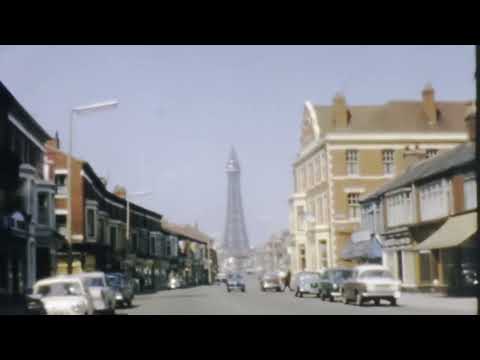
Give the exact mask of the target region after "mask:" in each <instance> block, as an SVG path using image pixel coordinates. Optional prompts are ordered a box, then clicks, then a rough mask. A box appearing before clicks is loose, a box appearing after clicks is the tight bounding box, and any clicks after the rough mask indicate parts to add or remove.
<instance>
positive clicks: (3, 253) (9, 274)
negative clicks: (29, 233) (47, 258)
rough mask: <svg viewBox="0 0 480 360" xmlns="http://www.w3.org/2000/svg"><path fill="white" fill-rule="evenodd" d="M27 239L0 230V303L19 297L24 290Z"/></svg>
mask: <svg viewBox="0 0 480 360" xmlns="http://www.w3.org/2000/svg"><path fill="white" fill-rule="evenodd" d="M27 244H28V239H27V238H24V237H18V236H15V235H14V234H12V233H11V232H10V231H6V230H0V303H8V302H10V301H12V300H16V299H19V298H21V297H22V296H23V294H24V293H25V290H26V279H27V276H28V275H27V266H28V261H27V251H26V248H27Z"/></svg>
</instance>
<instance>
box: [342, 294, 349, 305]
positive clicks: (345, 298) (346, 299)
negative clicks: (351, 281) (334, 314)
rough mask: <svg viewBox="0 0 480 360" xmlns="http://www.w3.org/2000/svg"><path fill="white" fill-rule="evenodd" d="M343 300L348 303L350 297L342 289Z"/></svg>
mask: <svg viewBox="0 0 480 360" xmlns="http://www.w3.org/2000/svg"><path fill="white" fill-rule="evenodd" d="M342 301H343V303H344V304H345V305H348V298H347V295H346V294H345V292H343V291H342Z"/></svg>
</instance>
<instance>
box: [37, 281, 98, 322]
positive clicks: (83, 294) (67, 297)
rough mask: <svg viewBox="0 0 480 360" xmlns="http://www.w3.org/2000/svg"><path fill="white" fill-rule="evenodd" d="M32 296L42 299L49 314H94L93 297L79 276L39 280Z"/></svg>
mask: <svg viewBox="0 0 480 360" xmlns="http://www.w3.org/2000/svg"><path fill="white" fill-rule="evenodd" d="M32 297H35V298H38V299H40V301H41V302H42V303H43V306H44V308H45V310H46V312H47V315H93V313H94V307H93V299H92V296H91V294H90V292H89V291H88V288H87V287H86V286H85V284H84V283H83V282H82V281H81V279H79V278H78V277H77V276H57V277H52V278H47V279H43V280H40V281H37V282H36V283H35V285H34V286H33V294H32Z"/></svg>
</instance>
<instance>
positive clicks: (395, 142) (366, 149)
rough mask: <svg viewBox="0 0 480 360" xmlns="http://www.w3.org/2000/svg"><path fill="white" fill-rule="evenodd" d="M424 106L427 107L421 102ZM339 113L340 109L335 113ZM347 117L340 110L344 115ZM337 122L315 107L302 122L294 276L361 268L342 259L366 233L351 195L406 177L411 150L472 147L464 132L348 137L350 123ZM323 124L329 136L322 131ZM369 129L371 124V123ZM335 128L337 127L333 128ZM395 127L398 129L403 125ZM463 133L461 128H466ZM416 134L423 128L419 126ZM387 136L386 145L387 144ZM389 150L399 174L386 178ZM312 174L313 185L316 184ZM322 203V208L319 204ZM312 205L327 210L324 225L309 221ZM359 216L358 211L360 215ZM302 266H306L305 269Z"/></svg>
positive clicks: (293, 206)
mask: <svg viewBox="0 0 480 360" xmlns="http://www.w3.org/2000/svg"><path fill="white" fill-rule="evenodd" d="M385 106H387V105H385ZM405 106H406V109H407V110H405V111H406V114H407V115H406V118H408V116H409V115H408V114H409V113H408V111H410V113H412V111H411V110H409V107H411V104H407V105H405ZM419 106H421V102H420V105H419ZM334 107H335V105H334V106H332V107H331V108H334ZM382 107H384V106H383V105H381V106H378V107H376V108H374V107H372V108H374V109H373V110H372V111H374V110H376V109H377V108H378V109H381V108H382ZM309 109H310V112H309V111H308V110H309ZM312 109H313V110H312ZM336 110H338V109H336ZM322 111H323V110H322ZM342 111H343V110H342V109H340V112H342ZM358 111H359V112H358V113H359V114H360V115H361V114H363V113H362V112H361V111H364V110H362V109H360V110H358ZM415 111H416V112H415V113H414V114H417V112H418V111H417V110H415ZM337 112H338V111H333V110H332V112H331V114H333V115H331V116H333V117H335V116H336V114H337ZM372 116H373V115H372ZM331 119H332V118H331V117H329V116H326V117H325V119H321V118H319V114H318V113H316V112H315V107H314V106H313V105H311V104H308V103H307V104H306V111H305V112H304V118H303V119H302V122H303V130H302V131H303V133H302V134H304V135H302V148H301V151H300V154H299V156H298V158H297V160H296V161H295V162H294V164H293V175H294V184H295V188H294V193H293V194H292V196H291V197H290V200H289V202H290V220H291V221H290V232H291V234H292V238H293V240H294V244H295V246H293V249H292V256H293V259H292V264H294V266H293V267H292V269H291V270H292V272H293V273H295V272H298V271H302V270H306V271H319V270H321V269H322V268H324V267H335V266H353V265H355V264H354V263H351V262H345V261H342V259H341V253H342V251H343V249H344V248H345V246H346V244H347V243H348V242H349V241H350V240H351V233H352V232H353V231H356V230H358V229H359V228H360V216H359V215H358V218H356V219H351V218H350V216H349V205H348V193H358V194H359V196H360V197H362V196H364V195H367V194H368V193H371V192H373V191H375V190H376V189H378V188H379V187H380V186H381V185H383V184H385V182H387V181H390V180H392V179H393V178H394V177H395V175H399V174H400V173H402V172H403V171H405V170H406V168H407V167H408V166H409V165H411V164H412V163H413V160H412V159H411V158H410V157H408V156H407V157H406V156H405V154H406V152H407V151H408V149H407V147H409V146H415V147H416V148H417V149H420V150H422V151H423V152H426V150H427V149H434V150H437V151H438V152H442V151H445V150H448V149H451V148H453V147H455V146H456V145H458V144H460V143H462V142H464V141H466V138H467V136H466V131H465V130H464V129H463V128H462V130H459V129H456V130H457V131H456V132H453V133H447V132H444V133H442V132H438V131H437V130H436V129H434V128H432V129H431V130H430V129H429V130H428V131H417V130H415V131H412V130H409V131H405V132H401V131H398V130H395V131H391V132H389V131H388V129H386V130H385V131H384V132H379V131H378V129H377V128H373V129H368V128H365V129H362V131H348V126H350V125H349V123H348V121H347V122H346V123H345V121H344V120H345V119H343V120H342V121H339V122H337V123H336V122H335V121H333V122H331ZM349 121H351V123H352V124H353V125H351V126H354V125H355V123H354V122H355V121H356V117H355V111H353V116H351V119H350V120H349ZM419 121H424V120H423V119H421V120H419ZM442 121H445V119H443V120H442ZM315 122H317V123H318V124H319V127H318V128H315V126H316V125H315ZM322 123H323V124H324V125H325V127H326V128H328V130H327V129H323V128H322ZM364 123H365V124H368V122H365V121H364ZM309 124H312V125H311V126H312V128H311V129H309V128H308V126H309ZM331 124H334V125H333V128H332V125H331ZM336 124H342V125H341V126H342V127H343V128H342V129H341V131H338V132H337V129H336V128H335V126H337V125H336ZM400 125H401V124H400ZM395 126H397V128H398V122H397V124H396V125H395ZM438 126H440V125H438ZM345 127H347V129H345ZM458 127H459V128H460V126H458ZM415 128H418V127H417V126H415ZM312 134H315V136H313V135H312ZM332 134H333V135H336V134H340V136H337V137H338V139H336V138H335V136H332ZM426 134H428V136H427V135H426ZM307 135H308V136H307ZM342 136H343V138H342ZM382 136H383V137H384V139H381V138H382ZM312 137H313V139H312ZM347 150H356V151H357V163H358V173H357V174H356V175H354V176H351V175H348V174H347V156H346V152H347ZM385 150H390V151H393V170H392V172H391V173H390V174H385V167H384V153H383V151H385ZM322 154H323V162H320V161H316V159H320V158H321V157H322ZM416 160H418V159H416ZM311 165H313V170H311ZM318 166H320V168H321V169H320V173H321V175H322V176H321V178H322V179H318V176H315V175H317V174H318V170H317V169H316V167H318ZM312 172H313V182H312V180H311V178H312ZM304 177H307V179H304ZM319 198H320V202H318V201H317V200H318V199H319ZM312 201H313V202H314V203H315V213H316V214H318V211H319V209H318V207H319V206H318V205H320V211H322V207H324V206H326V215H327V216H326V217H325V216H322V217H321V218H320V220H322V221H321V222H319V217H318V216H315V217H309V216H308V215H309V213H308V211H307V210H312V209H311V205H310V204H311V203H312ZM299 207H303V209H304V213H305V216H304V217H303V223H304V226H303V229H302V228H301V227H300V230H299V227H298V223H299V222H301V221H302V219H299V216H298V215H299V213H298V211H297V209H298V208H299ZM359 211H360V210H359V209H358V214H359ZM322 215H323V214H322ZM324 243H325V244H324ZM323 245H324V246H323ZM303 252H305V254H304V255H302V254H303ZM324 260H325V261H324ZM302 263H303V264H304V266H302V265H301V264H302Z"/></svg>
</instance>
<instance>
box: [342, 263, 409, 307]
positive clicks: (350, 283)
mask: <svg viewBox="0 0 480 360" xmlns="http://www.w3.org/2000/svg"><path fill="white" fill-rule="evenodd" d="M400 289H401V282H400V281H398V280H395V279H394V278H393V275H392V273H391V272H390V271H389V270H388V269H387V268H386V267H384V266H381V265H361V266H357V267H356V268H355V269H354V270H353V272H352V276H351V277H350V278H349V279H347V280H345V281H344V283H343V288H342V290H343V294H342V296H343V302H344V303H345V304H348V303H349V302H350V301H355V303H356V304H357V305H359V306H361V305H363V304H364V303H365V302H367V301H372V300H373V301H374V302H375V305H380V301H381V300H382V299H383V300H387V301H389V302H390V304H391V305H392V306H396V305H397V301H398V299H399V298H400Z"/></svg>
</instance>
